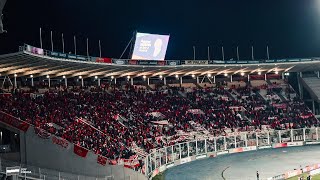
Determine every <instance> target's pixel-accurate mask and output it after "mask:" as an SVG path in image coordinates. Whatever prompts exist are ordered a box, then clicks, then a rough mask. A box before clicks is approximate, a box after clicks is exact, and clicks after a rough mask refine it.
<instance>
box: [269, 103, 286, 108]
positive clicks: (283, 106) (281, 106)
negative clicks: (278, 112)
mask: <svg viewBox="0 0 320 180" xmlns="http://www.w3.org/2000/svg"><path fill="white" fill-rule="evenodd" d="M272 106H273V107H275V108H279V109H286V108H287V105H286V104H284V103H282V104H275V103H274V104H272Z"/></svg>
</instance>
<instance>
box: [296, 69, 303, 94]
mask: <svg viewBox="0 0 320 180" xmlns="http://www.w3.org/2000/svg"><path fill="white" fill-rule="evenodd" d="M301 76H302V73H300V72H298V73H297V80H298V88H299V96H300V98H301V99H303V87H302V85H301V83H300V78H301Z"/></svg>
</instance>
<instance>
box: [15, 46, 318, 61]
mask: <svg viewBox="0 0 320 180" xmlns="http://www.w3.org/2000/svg"><path fill="white" fill-rule="evenodd" d="M19 49H20V51H26V52H29V53H33V54H37V55H43V56H47V57H53V58H60V59H68V60H77V61H88V62H96V63H109V64H117V65H140V66H180V65H192V66H195V65H214V64H215V65H218V64H260V63H287V62H308V61H320V58H319V57H313V58H292V59H271V60H269V59H261V60H224V61H223V60H160V61H159V60H133V59H114V58H104V57H93V56H84V55H77V54H72V53H62V52H56V51H48V50H44V49H41V48H37V47H34V46H31V45H27V44H25V45H24V46H21V47H20V48H19Z"/></svg>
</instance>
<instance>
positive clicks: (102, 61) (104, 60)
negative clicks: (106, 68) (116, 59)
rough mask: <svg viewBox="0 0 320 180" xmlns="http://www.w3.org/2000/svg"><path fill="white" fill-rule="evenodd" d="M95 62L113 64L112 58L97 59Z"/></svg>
mask: <svg viewBox="0 0 320 180" xmlns="http://www.w3.org/2000/svg"><path fill="white" fill-rule="evenodd" d="M95 62H99V63H112V59H111V58H96V60H95Z"/></svg>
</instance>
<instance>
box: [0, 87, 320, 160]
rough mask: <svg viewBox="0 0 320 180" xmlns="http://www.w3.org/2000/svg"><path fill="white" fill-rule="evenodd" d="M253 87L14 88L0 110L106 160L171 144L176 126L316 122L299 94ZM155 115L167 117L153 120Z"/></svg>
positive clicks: (213, 130) (214, 128) (212, 129)
mask: <svg viewBox="0 0 320 180" xmlns="http://www.w3.org/2000/svg"><path fill="white" fill-rule="evenodd" d="M259 91H260V90H259V88H257V87H254V88H253V87H251V86H250V85H247V86H245V87H237V86H232V87H231V88H226V87H225V86H220V87H209V88H191V89H185V88H177V87H172V88H170V87H166V88H158V89H156V90H148V89H147V88H138V87H134V86H130V85H126V86H123V87H122V86H117V87H116V86H110V87H104V88H101V87H99V88H86V89H85V88H83V89H80V88H70V89H65V88H55V89H51V90H50V91H47V92H44V93H39V92H36V91H23V90H19V89H16V90H15V91H13V92H11V93H10V95H8V94H7V95H4V94H2V95H0V111H4V112H6V113H8V114H11V115H13V116H15V117H18V118H20V119H22V120H24V121H27V122H29V123H31V124H33V125H34V126H35V127H37V128H41V129H44V130H46V131H48V132H50V133H51V134H54V135H56V136H59V137H62V138H65V139H67V140H68V141H70V142H73V143H75V144H78V145H80V146H82V147H84V148H87V149H90V150H92V151H94V152H95V153H97V154H101V155H103V156H105V157H108V158H110V159H117V158H125V159H128V158H130V156H132V155H134V151H133V149H132V145H133V144H135V145H137V146H138V147H140V148H142V149H144V150H145V151H146V152H149V151H150V150H152V149H154V148H159V147H163V146H165V145H170V144H172V142H174V141H172V142H169V139H171V140H174V139H178V138H179V136H178V132H192V131H198V130H199V127H201V128H203V129H205V130H206V131H207V132H208V133H209V134H212V135H213V136H216V135H219V134H218V133H221V132H222V131H223V129H225V128H229V129H232V130H234V129H238V128H240V129H243V130H247V129H248V127H254V128H255V129H261V126H262V125H270V127H271V128H273V129H282V128H303V127H311V126H318V125H319V121H318V120H317V119H316V118H315V117H314V116H313V114H312V113H311V112H310V111H309V110H308V108H307V107H306V106H305V104H304V103H303V102H302V101H301V100H299V99H298V98H292V99H289V100H287V101H281V100H279V101H276V102H274V101H271V100H266V99H264V98H263V97H262V96H261V95H260V94H259ZM278 91H279V89H277V91H276V92H272V89H271V90H270V92H268V93H269V94H277V93H278ZM154 112H156V113H157V114H159V116H155V115H154V114H152V113H154ZM159 121H165V122H166V123H164V124H162V125H158V123H157V122H159ZM159 137H161V139H159ZM169 137H171V138H169Z"/></svg>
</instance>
